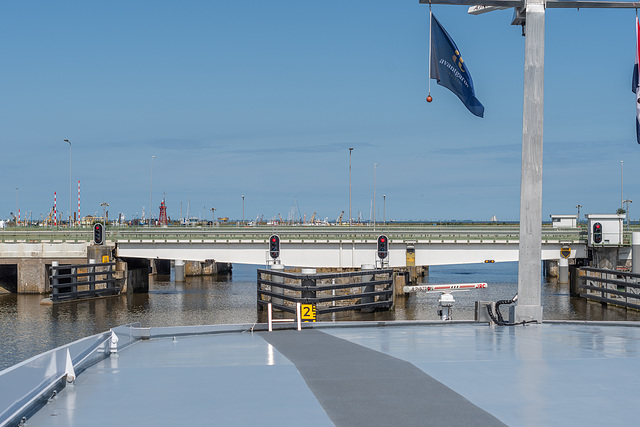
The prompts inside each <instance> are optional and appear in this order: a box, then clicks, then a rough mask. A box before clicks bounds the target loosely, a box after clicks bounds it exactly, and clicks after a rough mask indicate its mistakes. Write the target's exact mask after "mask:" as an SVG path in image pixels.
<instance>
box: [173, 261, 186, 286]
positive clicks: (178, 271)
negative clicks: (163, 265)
mask: <svg viewBox="0 0 640 427" xmlns="http://www.w3.org/2000/svg"><path fill="white" fill-rule="evenodd" d="M173 270H174V272H175V281H176V282H184V261H183V260H181V259H177V260H175V261H174V264H173Z"/></svg>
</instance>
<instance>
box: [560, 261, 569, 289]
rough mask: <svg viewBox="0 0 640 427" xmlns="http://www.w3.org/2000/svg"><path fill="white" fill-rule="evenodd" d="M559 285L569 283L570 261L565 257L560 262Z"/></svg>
mask: <svg viewBox="0 0 640 427" xmlns="http://www.w3.org/2000/svg"><path fill="white" fill-rule="evenodd" d="M558 283H560V284H566V283H569V259H567V258H564V257H561V258H560V259H559V260H558Z"/></svg>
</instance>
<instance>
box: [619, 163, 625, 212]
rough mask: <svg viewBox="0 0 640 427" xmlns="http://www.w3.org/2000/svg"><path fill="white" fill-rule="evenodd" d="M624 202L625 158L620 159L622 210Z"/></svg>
mask: <svg viewBox="0 0 640 427" xmlns="http://www.w3.org/2000/svg"><path fill="white" fill-rule="evenodd" d="M623 204H624V160H620V210H622V205H623Z"/></svg>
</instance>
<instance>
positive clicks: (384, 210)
mask: <svg viewBox="0 0 640 427" xmlns="http://www.w3.org/2000/svg"><path fill="white" fill-rule="evenodd" d="M382 224H383V225H387V195H386V194H383V195H382Z"/></svg>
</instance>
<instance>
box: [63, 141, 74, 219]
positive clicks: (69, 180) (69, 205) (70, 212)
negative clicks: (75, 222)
mask: <svg viewBox="0 0 640 427" xmlns="http://www.w3.org/2000/svg"><path fill="white" fill-rule="evenodd" d="M64 142H67V143H69V227H71V197H72V196H71V141H69V140H68V139H65V140H64Z"/></svg>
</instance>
